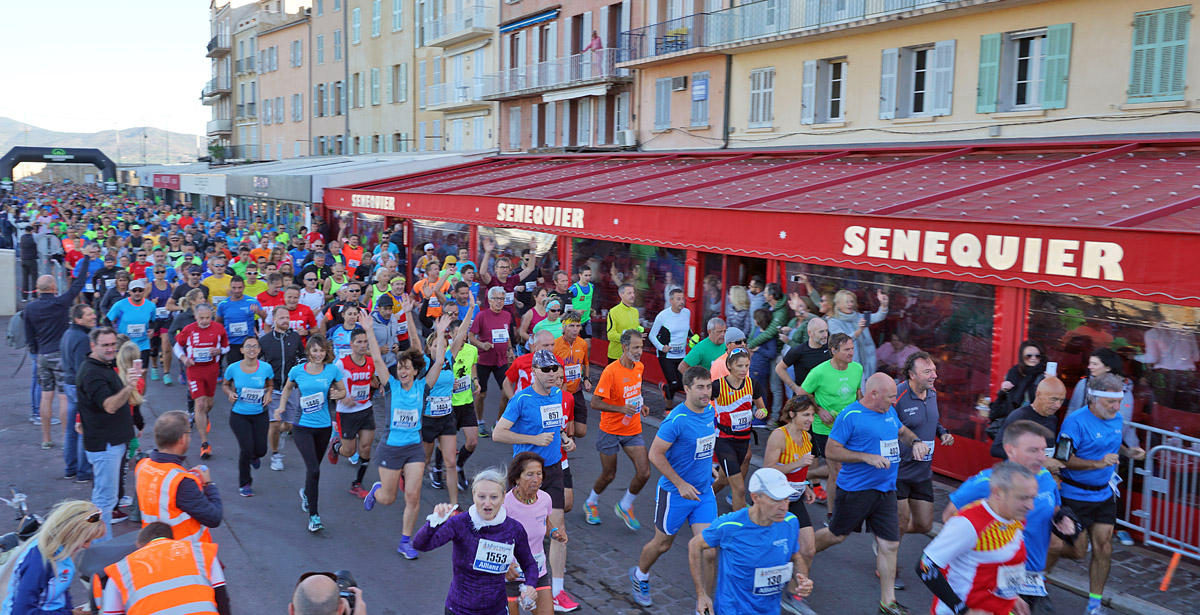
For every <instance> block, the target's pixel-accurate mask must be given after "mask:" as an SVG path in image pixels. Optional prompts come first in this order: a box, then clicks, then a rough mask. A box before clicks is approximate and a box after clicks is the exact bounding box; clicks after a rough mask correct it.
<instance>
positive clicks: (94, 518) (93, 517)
mask: <svg viewBox="0 0 1200 615" xmlns="http://www.w3.org/2000/svg"><path fill="white" fill-rule="evenodd" d="M87 522H88V523H99V522H100V511H98V510H97V511H96V512H94V513H92V514H90V515H88V516H87ZM335 580H336V579H335Z"/></svg>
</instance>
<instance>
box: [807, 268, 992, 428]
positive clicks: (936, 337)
mask: <svg viewBox="0 0 1200 615" xmlns="http://www.w3.org/2000/svg"><path fill="white" fill-rule="evenodd" d="M786 269H787V278H786V279H787V280H788V288H787V290H788V292H798V293H801V294H806V289H805V288H804V286H803V285H802V284H801V283H799V282H795V281H792V280H793V276H795V275H798V274H806V275H807V276H808V278H809V282H810V283H811V284H812V285H813V287H814V288H815V290H816V291H817V292H818V294H825V293H829V292H836V291H839V290H849V291H850V292H852V293H854V295H855V296H856V297H857V299H858V309H857V311H858V312H874V311H875V310H876V309H878V307H879V300H878V299H877V298H876V291H878V290H882V291H883V292H885V293H887V295H888V299H889V306H888V315H887V318H886V319H884V320H883V321H881V322H879V323H877V324H874V325H871V326H870V329H869V331H870V334H871V340H872V341H873V342H874V343H875V345H876V347H879V346H882V345H884V344H890V345H893V350H894V352H888V351H883V352H880V351H878V350H877V355H882V356H884V357H887V356H889V355H892V356H905V353H906V352H910V351H909V349H908V347H909V346H914V347H916V348H919V349H921V350H924V351H926V352H928V353H929V354H931V355H933V357H934V360H935V361H936V362H937V371H938V378H937V387H936V388H937V391H938V409H939V411H940V413H941V421H942V425H943V426H945V427H946V428H947V429H949V430H950V431H952V432H954V433H956V434H961V435H965V436H967V437H970V438H974V439H977V440H983V439H984V437H983V435H982V429H983V427H984V426H986V424H987V419H986V418H984V417H982V416H980V415H979V413H978V411H977V410H976V405H977V400H978V399H979V398H980V397H981V396H985V395H991V394H992V392H990V391H989V388H990V386H991V384H990V383H991V380H990V377H991V355H992V324H993V323H992V315H993V314H994V313H995V289H994V287H992V286H989V285H986V284H976V283H973V282H962V281H950V280H939V279H934V278H920V277H914V276H907V275H899V274H893V273H883V272H876V271H860V270H856V269H842V268H838V267H826V266H822V265H807V264H801V263H787V267H786ZM877 370H878V371H883V372H887V373H890V374H892V375H895V376H898V375H899V374H900V371H901V370H900V369H899V368H898V367H897V366H894V365H888V363H887V362H886V361H884V360H880V361H879V365H878V367H877Z"/></svg>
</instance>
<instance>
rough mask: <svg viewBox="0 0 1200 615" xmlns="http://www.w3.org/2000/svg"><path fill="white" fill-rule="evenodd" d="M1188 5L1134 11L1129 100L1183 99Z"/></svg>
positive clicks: (1134, 101) (1189, 9)
mask: <svg viewBox="0 0 1200 615" xmlns="http://www.w3.org/2000/svg"><path fill="white" fill-rule="evenodd" d="M1191 10H1192V7H1191V6H1190V5H1189V6H1176V7H1172V8H1169V9H1161V10H1157V11H1147V12H1145V13H1135V14H1134V16H1133V58H1132V60H1131V63H1130V68H1129V102H1131V103H1138V102H1158V101H1169V100H1183V94H1184V86H1185V84H1186V81H1187V79H1186V74H1185V73H1184V70H1185V68H1186V65H1187V45H1188V22H1189V20H1190V13H1191Z"/></svg>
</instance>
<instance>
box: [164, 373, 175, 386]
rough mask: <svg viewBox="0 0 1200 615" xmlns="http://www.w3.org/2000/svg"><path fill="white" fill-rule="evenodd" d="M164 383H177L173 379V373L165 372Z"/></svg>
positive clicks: (169, 384)
mask: <svg viewBox="0 0 1200 615" xmlns="http://www.w3.org/2000/svg"><path fill="white" fill-rule="evenodd" d="M163 384H165V385H167V386H171V385H172V384H175V381H174V380H171V374H163Z"/></svg>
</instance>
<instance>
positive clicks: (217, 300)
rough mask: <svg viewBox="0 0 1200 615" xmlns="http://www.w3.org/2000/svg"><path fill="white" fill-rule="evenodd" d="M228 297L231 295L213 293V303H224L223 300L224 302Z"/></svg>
mask: <svg viewBox="0 0 1200 615" xmlns="http://www.w3.org/2000/svg"><path fill="white" fill-rule="evenodd" d="M228 298H229V297H226V296H224V295H213V298H212V300H213V305H220V304H221V303H223V302H224V301H225V300H226V299H228Z"/></svg>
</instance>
